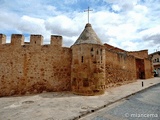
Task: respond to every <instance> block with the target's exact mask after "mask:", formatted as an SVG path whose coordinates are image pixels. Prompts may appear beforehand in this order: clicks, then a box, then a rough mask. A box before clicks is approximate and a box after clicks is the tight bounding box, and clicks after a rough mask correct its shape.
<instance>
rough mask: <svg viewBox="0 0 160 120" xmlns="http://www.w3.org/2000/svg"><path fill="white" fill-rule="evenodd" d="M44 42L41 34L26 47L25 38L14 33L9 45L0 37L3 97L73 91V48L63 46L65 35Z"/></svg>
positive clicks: (0, 78) (0, 92)
mask: <svg viewBox="0 0 160 120" xmlns="http://www.w3.org/2000/svg"><path fill="white" fill-rule="evenodd" d="M42 43H43V36H41V35H31V37H30V43H29V44H27V45H24V36H23V35H17V34H13V35H12V36H11V43H10V44H6V37H5V35H3V34H0V96H7V95H14V94H28V93H39V92H43V91H64V90H65V91H67V90H70V89H71V86H70V77H71V49H70V48H64V47H62V37H61V36H53V35H52V36H51V44H50V45H42Z"/></svg>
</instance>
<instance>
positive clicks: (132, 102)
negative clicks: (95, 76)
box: [80, 84, 160, 120]
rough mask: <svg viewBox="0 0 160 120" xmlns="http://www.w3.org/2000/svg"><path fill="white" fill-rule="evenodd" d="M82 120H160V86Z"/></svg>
mask: <svg viewBox="0 0 160 120" xmlns="http://www.w3.org/2000/svg"><path fill="white" fill-rule="evenodd" d="M80 120H160V84H159V85H157V86H155V87H152V88H149V89H147V90H145V91H142V92H140V93H137V94H135V95H133V96H130V97H128V98H126V99H124V100H121V101H119V102H117V103H114V104H112V105H110V106H108V107H106V108H104V109H101V110H100V111H97V112H95V113H93V114H90V115H89V116H86V117H84V118H81V119H80Z"/></svg>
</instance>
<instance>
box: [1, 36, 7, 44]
mask: <svg viewBox="0 0 160 120" xmlns="http://www.w3.org/2000/svg"><path fill="white" fill-rule="evenodd" d="M5 43H6V35H4V34H0V44H5Z"/></svg>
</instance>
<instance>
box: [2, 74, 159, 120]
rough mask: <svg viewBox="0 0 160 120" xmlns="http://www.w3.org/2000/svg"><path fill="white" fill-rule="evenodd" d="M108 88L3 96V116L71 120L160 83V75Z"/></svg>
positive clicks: (3, 117) (30, 119)
mask: <svg viewBox="0 0 160 120" xmlns="http://www.w3.org/2000/svg"><path fill="white" fill-rule="evenodd" d="M143 83H144V86H143V87H142V80H137V82H134V83H130V84H126V85H122V86H119V87H115V88H110V89H107V90H106V92H105V94H104V95H100V96H78V95H74V94H72V93H71V92H61V93H59V92H50V93H42V94H37V95H31V96H21V97H2V98H0V120H9V119H10V120H22V119H23V120H71V119H78V118H79V116H80V117H81V116H83V115H85V114H87V113H90V112H93V111H95V110H98V109H100V108H103V107H105V106H107V105H109V104H111V103H113V102H115V101H118V100H120V99H122V98H124V97H127V96H129V95H132V94H134V93H136V92H139V91H141V90H143V89H146V88H148V87H151V86H154V85H156V84H160V77H157V78H152V79H147V80H143Z"/></svg>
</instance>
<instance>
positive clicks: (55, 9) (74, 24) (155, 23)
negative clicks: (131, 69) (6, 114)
mask: <svg viewBox="0 0 160 120" xmlns="http://www.w3.org/2000/svg"><path fill="white" fill-rule="evenodd" d="M88 6H90V9H92V10H93V11H91V12H90V23H91V24H92V27H93V29H94V30H95V32H96V33H97V35H98V36H99V38H100V39H101V41H102V42H103V43H108V44H111V45H113V46H116V47H120V48H122V49H124V50H129V51H135V50H142V49H148V50H149V53H152V52H154V51H155V49H159V50H160V0H0V33H3V34H6V35H7V42H10V36H11V34H24V35H25V41H29V37H30V34H41V35H43V36H44V44H49V43H50V35H51V34H56V35H62V36H63V46H66V47H70V46H71V45H72V44H73V43H74V42H75V41H76V40H77V38H78V36H79V35H80V34H81V32H82V31H83V29H84V27H85V24H86V23H87V19H88V18H87V12H84V10H86V9H87V8H88Z"/></svg>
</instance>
